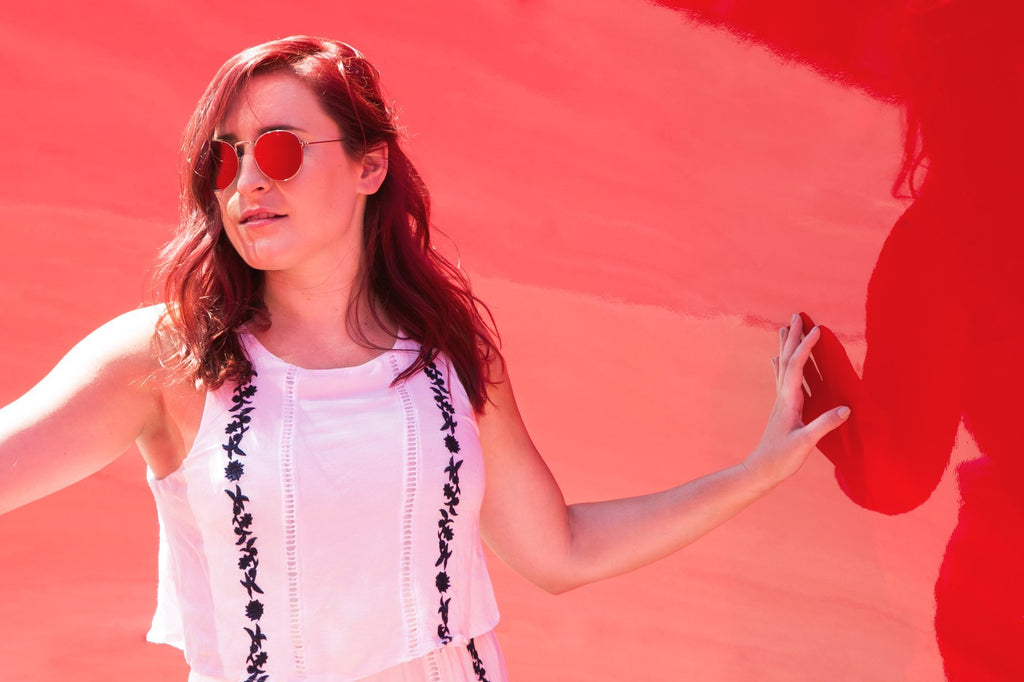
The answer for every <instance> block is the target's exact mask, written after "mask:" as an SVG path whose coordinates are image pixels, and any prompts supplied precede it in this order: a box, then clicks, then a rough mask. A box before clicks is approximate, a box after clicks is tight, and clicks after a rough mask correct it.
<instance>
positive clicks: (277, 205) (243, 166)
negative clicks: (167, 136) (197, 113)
mask: <svg viewBox="0 0 1024 682" xmlns="http://www.w3.org/2000/svg"><path fill="white" fill-rule="evenodd" d="M268 130H289V131H291V132H294V133H295V134H296V135H297V136H298V137H299V138H300V139H301V140H303V141H305V142H317V141H321V140H336V139H338V138H340V137H342V134H341V132H340V130H339V129H338V125H337V124H336V123H335V122H334V121H333V120H332V119H331V118H330V117H329V116H328V115H327V114H326V113H324V111H323V109H322V108H321V107H320V103H319V101H318V100H317V98H316V96H315V95H314V94H313V91H312V90H310V89H309V87H307V86H306V85H305V83H303V82H302V81H301V80H299V79H298V78H297V77H296V76H294V75H292V74H290V73H286V72H277V73H269V74H263V75H259V76H256V77H255V78H253V79H252V80H251V81H250V82H249V83H248V85H247V86H246V87H245V88H244V89H243V90H242V91H241V92H240V93H239V94H238V96H237V97H236V98H235V100H234V102H233V103H232V105H231V106H230V108H229V109H228V111H227V114H226V115H225V117H224V119H223V120H222V121H221V122H220V124H219V125H218V126H217V129H216V131H215V132H214V138H215V139H218V140H223V141H225V142H228V143H230V144H236V143H238V142H240V141H243V144H242V148H243V150H244V154H243V156H242V158H241V160H240V161H239V169H238V175H237V177H236V178H235V181H234V182H233V183H232V184H231V185H230V186H228V187H227V188H225V189H223V190H220V191H219V192H217V200H218V202H219V203H220V211H221V217H222V219H223V222H224V229H225V231H226V233H227V236H228V239H229V240H230V241H231V244H232V245H233V246H234V247H235V250H236V251H238V253H239V255H241V256H242V258H243V259H244V260H245V262H246V263H248V264H249V265H250V266H251V267H253V268H255V269H258V270H263V271H266V272H268V274H269V273H273V272H288V273H292V274H298V275H303V274H305V275H309V276H311V277H314V278H317V279H318V280H320V279H322V278H324V277H330V276H331V274H332V273H335V272H337V273H342V274H344V273H350V275H351V273H353V272H354V271H355V270H353V268H355V269H358V264H359V262H360V252H361V246H362V224H363V209H364V206H365V202H366V195H367V194H372V193H373V192H375V191H377V189H378V188H379V187H380V183H381V182H383V179H384V173H385V172H386V158H383V157H382V155H381V154H367V155H366V157H364V159H363V160H361V161H353V160H352V159H350V158H349V157H348V155H347V154H346V153H345V150H344V147H343V146H342V143H341V142H328V143H325V144H315V145H309V146H306V147H304V148H303V159H302V165H301V167H300V168H299V171H298V173H297V174H296V175H295V177H293V178H291V179H289V180H284V181H278V180H272V179H270V178H268V177H267V176H266V175H264V174H263V173H262V172H261V171H260V169H259V168H258V167H257V165H256V163H255V161H254V159H253V146H252V141H254V140H256V138H257V137H259V136H260V134H261V133H264V132H266V131H268Z"/></svg>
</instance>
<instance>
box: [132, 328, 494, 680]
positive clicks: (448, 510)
mask: <svg viewBox="0 0 1024 682" xmlns="http://www.w3.org/2000/svg"><path fill="white" fill-rule="evenodd" d="M242 341H243V343H244V345H245V347H246V350H247V352H248V354H249V357H250V358H251V360H252V362H253V365H254V367H255V370H256V376H255V377H254V378H253V379H252V382H251V383H249V384H247V385H245V386H237V387H236V386H228V385H225V386H223V387H221V388H220V389H219V390H216V391H211V392H209V393H208V394H207V397H206V405H205V408H204V411H203V417H202V422H201V425H200V428H199V433H198V436H197V438H196V442H195V444H194V445H193V447H192V450H191V451H190V452H189V454H188V456H187V457H186V458H185V460H184V462H183V463H182V465H181V467H180V468H179V469H178V470H176V471H175V472H174V473H172V474H170V475H169V476H167V477H165V478H163V479H160V480H157V479H155V478H154V477H153V474H152V472H149V474H148V476H147V479H148V482H149V485H150V488H151V489H152V491H153V495H154V497H155V499H156V504H157V511H158V515H159V519H160V573H159V592H158V604H157V611H156V615H155V616H154V618H153V625H152V628H151V630H150V632H149V634H148V636H147V639H149V640H150V641H154V642H161V643H166V644H171V645H174V646H177V647H179V648H182V649H184V652H185V657H186V660H187V661H188V663H189V665H190V666H191V667H192V669H193V671H194V672H196V673H199V674H201V675H204V676H209V677H213V678H222V679H227V680H251V681H252V682H260V681H262V680H269V681H272V682H278V681H281V682H284V681H289V682H291V681H298V680H303V681H308V682H342V681H345V680H355V679H358V678H360V677H365V676H367V675H370V674H372V673H375V672H378V671H380V670H384V669H386V668H388V667H391V666H394V665H397V664H399V663H402V662H403V661H407V660H411V659H413V658H417V657H419V656H422V655H424V654H426V653H427V652H430V651H432V650H434V649H437V648H439V647H442V646H444V645H446V644H449V643H451V644H453V645H458V646H465V645H466V644H467V643H469V642H470V641H471V639H472V638H473V637H475V636H478V635H481V634H484V633H486V632H489V631H490V630H491V629H493V628H494V626H495V625H496V624H497V622H498V610H497V606H496V604H495V600H494V593H493V591H492V589H491V583H490V578H489V576H488V574H487V567H486V564H485V560H484V554H483V549H482V546H481V542H480V531H479V511H480V503H481V500H482V497H483V489H484V472H483V460H482V456H481V449H480V442H479V438H478V432H477V426H476V421H475V419H474V416H473V410H472V406H471V405H470V403H469V400H468V398H467V396H466V393H465V390H464V389H463V387H462V384H461V383H460V382H459V380H458V378H457V376H456V374H455V371H454V369H453V368H452V367H450V365H449V364H448V362H447V361H446V360H445V358H444V356H441V357H439V358H438V360H436V361H435V363H433V364H432V366H430V367H428V368H427V369H426V370H425V371H422V372H418V373H417V374H415V375H414V376H413V377H412V378H411V379H409V380H407V381H405V382H402V383H400V384H398V385H397V386H392V385H391V384H392V381H393V380H394V379H395V377H396V376H397V375H398V374H399V373H400V372H401V371H402V370H403V369H405V368H406V367H407V366H409V364H411V362H412V361H413V359H414V358H415V357H416V353H417V352H418V350H419V346H418V344H416V343H415V342H412V341H409V340H404V339H400V340H399V341H397V342H396V344H395V347H394V348H393V349H392V350H390V351H388V352H385V353H384V354H383V355H381V356H379V357H377V358H375V359H373V360H371V361H369V362H367V363H365V364H363V365H360V366H358V367H351V368H341V369H326V370H308V369H302V368H299V367H295V366H294V365H290V364H288V363H286V362H284V361H283V360H281V359H279V358H277V357H275V356H273V355H271V354H270V352H269V351H267V350H266V349H265V348H263V347H262V346H261V345H260V344H259V343H258V342H257V341H256V340H255V339H254V338H252V337H251V336H243V337H242ZM470 650H471V651H472V650H473V647H470Z"/></svg>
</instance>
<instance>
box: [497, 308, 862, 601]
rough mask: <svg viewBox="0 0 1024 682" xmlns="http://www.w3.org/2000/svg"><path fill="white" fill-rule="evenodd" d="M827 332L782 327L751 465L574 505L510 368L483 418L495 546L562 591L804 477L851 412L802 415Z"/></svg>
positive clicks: (683, 539)
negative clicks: (805, 377) (815, 353)
mask: <svg viewBox="0 0 1024 682" xmlns="http://www.w3.org/2000/svg"><path fill="white" fill-rule="evenodd" d="M817 338H818V331H817V329H814V330H811V332H810V333H808V334H807V335H806V336H803V335H802V334H801V329H800V319H799V317H797V318H795V319H794V321H793V323H792V325H791V326H790V327H788V328H783V329H782V330H781V341H780V352H779V357H778V358H774V359H773V364H774V365H775V367H776V400H775V405H774V406H773V407H772V411H771V414H770V415H769V417H768V425H767V427H766V428H765V431H764V435H763V436H762V437H761V441H760V443H758V445H757V447H756V448H755V449H754V451H753V452H752V453H750V455H748V456H747V457H746V458H745V459H744V460H743V461H742V462H740V463H738V464H735V465H733V466H730V467H727V468H725V469H722V470H721V471H716V472H714V473H712V474H708V475H707V476H703V477H701V478H698V479H696V480H693V481H689V482H688V483H684V484H682V485H679V486H676V487H675V488H671V489H668V490H664V491H661V492H657V493H652V494H649V495H642V496H639V497H631V498H626V499H620V500H608V501H604V502H590V503H584V504H572V505H566V503H565V499H564V498H563V496H562V492H561V490H560V489H559V487H558V484H557V482H556V481H555V479H554V477H553V476H552V475H551V472H550V470H549V469H548V467H547V465H546V464H545V463H544V460H543V458H542V457H541V456H540V453H538V452H537V449H536V447H535V446H534V445H533V442H532V441H531V440H530V436H529V434H528V433H527V430H526V427H525V425H524V424H523V420H522V417H521V416H520V414H519V409H518V407H517V406H516V402H515V397H514V396H513V394H512V386H511V383H510V381H509V378H508V375H507V373H506V372H505V371H504V370H502V374H501V379H500V381H498V382H497V383H496V384H495V385H494V386H493V387H492V388H491V392H490V394H489V397H490V399H491V401H492V404H491V405H489V406H488V409H487V411H486V412H485V413H484V414H483V415H481V416H480V417H479V425H480V440H481V443H482V445H483V450H484V457H485V465H486V472H487V474H486V476H487V482H486V485H487V488H486V490H487V492H486V494H485V495H484V502H483V508H482V511H481V525H482V532H483V536H484V539H485V540H486V541H487V544H488V545H490V547H491V548H492V549H493V550H494V551H495V553H497V554H498V556H499V557H501V558H502V560H504V561H505V562H506V563H508V564H509V565H510V566H511V567H512V568H513V569H515V570H516V571H517V572H518V573H520V574H521V575H523V576H524V577H526V578H527V579H529V580H530V581H532V582H534V583H535V584H537V585H539V586H540V587H542V588H543V589H545V590H548V591H549V592H553V593H559V592H565V591H567V590H570V589H573V588H575V587H579V586H580V585H585V584H587V583H590V582H594V581H596V580H601V579H603V578H608V577H611V576H614V575H618V574H620V573H625V572H627V571H630V570H633V569H634V568H639V567H640V566H643V565H645V564H648V563H651V562H652V561H656V560H658V559H660V558H662V557H665V556H668V555H669V554H671V553H673V552H675V551H677V550H679V549H681V548H682V547H685V546H686V545H688V544H690V543H691V542H693V541H694V540H696V539H698V538H700V537H701V536H702V535H704V534H705V533H707V532H708V531H710V530H712V529H713V528H715V527H716V526H718V525H720V524H721V523H723V522H724V521H726V520H728V519H730V518H732V517H733V516H735V515H736V514H737V513H739V512H740V511H741V510H742V509H744V508H745V507H747V506H748V505H750V504H751V503H752V502H754V500H756V499H758V498H760V497H761V496H762V495H764V494H765V493H767V492H768V491H769V490H771V489H772V488H774V487H775V486H776V485H778V484H779V483H780V482H782V481H783V480H785V479H786V478H788V477H789V476H790V475H792V474H793V473H795V472H796V471H797V470H798V469H799V468H800V466H801V465H802V464H803V462H804V460H805V459H806V458H807V456H808V454H809V453H810V452H811V450H813V449H814V446H815V444H816V443H817V442H818V440H819V439H820V438H821V437H822V436H823V435H825V434H826V433H828V432H829V431H831V430H832V429H834V428H836V427H837V426H839V425H840V424H841V423H842V422H843V420H844V419H845V418H846V416H847V415H848V414H849V411H848V409H846V408H842V407H840V408H836V409H832V410H829V411H827V412H825V413H824V414H822V415H821V416H820V417H818V418H817V419H815V420H814V421H813V422H811V423H810V424H807V425H804V424H803V422H802V421H801V409H802V406H803V387H802V372H803V366H804V363H805V362H806V361H807V358H808V356H809V354H810V352H811V348H812V347H813V346H814V342H815V341H816V340H817Z"/></svg>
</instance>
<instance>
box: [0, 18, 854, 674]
mask: <svg viewBox="0 0 1024 682" xmlns="http://www.w3.org/2000/svg"><path fill="white" fill-rule="evenodd" d="M185 151H186V154H185V158H184V165H183V171H182V176H183V178H184V181H185V182H184V184H185V190H184V194H183V201H182V203H183V213H182V221H181V228H180V230H179V234H178V236H177V237H176V238H175V240H174V241H173V242H172V243H171V244H170V245H169V246H168V247H167V248H166V250H165V251H164V253H163V257H162V266H161V269H160V274H161V276H162V277H163V280H164V281H165V282H166V286H165V299H166V300H165V303H164V304H163V305H161V306H157V307H151V308H146V309H142V310H137V311H134V312H131V313H128V314H126V315H123V316H121V317H119V318H117V319H115V320H114V321H112V322H110V323H108V324H106V325H104V326H103V327H101V328H100V329H98V330H97V331H96V332H94V333H93V334H91V335H90V336H89V337H87V338H86V339H85V340H84V341H82V342H81V343H80V344H79V345H78V346H76V347H75V348H74V349H73V350H72V351H71V352H70V353H69V354H68V355H67V357H65V358H64V359H63V360H62V361H61V362H60V363H59V364H58V366H57V367H56V368H55V369H54V370H53V372H52V373H51V374H50V375H49V376H47V377H46V378H45V379H44V380H43V381H42V382H41V383H40V384H39V385H38V386H36V387H35V388H34V389H32V391H30V392H29V393H28V394H26V395H25V396H24V397H22V398H21V399H19V400H18V401H16V402H15V403H13V404H12V405H10V406H8V407H6V408H4V409H3V411H2V412H0V472H2V473H0V511H5V510H8V509H11V508H14V507H17V506H19V505H21V504H25V503H27V502H29V501H31V500H33V499H37V498H39V497H42V496H44V495H46V494H48V493H50V492H52V491H54V490H57V489H59V488H61V487H63V486H65V485H68V484H70V483H72V482H73V481H76V480H78V479H80V478H82V477H84V476H86V475H88V474H89V473H92V472H93V471H95V470H97V469H99V468H100V467H102V466H103V465H105V464H106V463H108V462H110V461H111V460H113V459H114V458H115V457H116V456H117V455H118V454H120V453H121V452H123V451H124V450H125V449H126V448H128V447H129V446H130V445H131V444H132V442H133V441H134V442H135V443H136V444H137V445H138V447H139V450H140V452H141V453H142V456H143V458H144V459H145V460H146V463H147V466H148V468H149V480H150V485H151V487H152V490H153V493H154V496H155V498H156V501H157V507H158V510H159V513H160V521H161V573H160V600H159V605H158V610H157V614H156V617H155V618H154V623H153V629H152V630H151V632H150V638H151V639H153V640H155V641H164V642H169V643H172V644H176V645H178V646H181V647H182V648H183V649H184V650H185V655H186V658H187V660H188V662H189V664H190V666H191V668H192V674H191V677H190V679H191V680H193V681H194V682H198V681H213V680H216V681H218V682H219V681H221V680H239V679H245V680H286V679H309V680H323V681H328V680H330V681H334V680H354V679H369V680H378V681H384V680H491V681H492V682H493V681H495V680H503V679H506V674H505V670H504V663H503V661H502V659H501V652H500V649H499V648H498V645H497V642H496V640H495V638H494V635H493V628H494V626H495V624H496V622H497V609H496V606H495V603H494V598H493V594H492V591H491V586H490V582H489V579H488V576H487V571H486V566H485V564H484V561H483V555H482V551H481V545H480V538H481V537H483V538H484V539H486V540H487V542H488V544H489V545H490V546H491V547H492V548H493V549H494V551H495V552H496V553H497V554H498V555H499V556H500V557H501V558H502V559H503V560H505V561H506V562H508V563H509V564H510V565H511V566H512V567H513V568H515V569H516V570H517V571H519V572H520V573H522V574H523V575H524V576H526V577H527V578H529V579H530V580H532V581H533V582H535V583H536V584H538V585H540V586H541V587H543V588H545V589H547V590H550V591H552V592H561V591H565V590H568V589H572V588H573V587H576V586H579V585H582V584H585V583H588V582H591V581H594V580H599V579H601V578H604V577H608V576H612V575H617V574H620V573H623V572H625V571H629V570H631V569H633V568H636V567H638V566H641V565H643V564H646V563H649V562H651V561H654V560H656V559H658V558H660V557H663V556H666V555H668V554H670V553H671V552H673V551H675V550H677V549H679V548H681V547H683V546H685V545H686V544H688V543H689V542H691V541H693V540H694V539H696V538H698V537H700V536H701V535H702V534H704V533H705V532H707V531H709V530H710V529H712V528H714V527H715V526H717V525H718V524H720V523H722V522H723V521H725V520H726V519H728V518H730V517H731V516H733V515H734V514H736V513H737V512H738V511H740V510H741V509H742V508H744V507H745V506H747V505H748V504H750V503H751V502H753V501H754V500H755V499H757V498H758V497H760V496H761V495H763V494H764V493H765V492H767V491H768V490H770V489H771V488H772V487H774V486H775V485H776V484H778V483H779V482H781V481H782V480H784V479H785V478H787V477H788V476H789V475H791V474H792V473H794V472H795V471H796V470H797V469H798V468H799V467H800V465H801V464H802V463H803V461H804V459H805V458H806V457H807V455H808V453H809V452H810V450H811V449H812V448H813V447H814V445H815V443H816V442H817V440H818V439H819V438H821V437H822V435H824V434H825V433H827V432H828V431H830V430H831V429H834V428H835V427H836V426H838V425H839V424H840V423H841V422H842V420H843V419H844V418H845V417H846V416H847V414H848V412H849V411H848V410H847V409H845V408H838V409H833V410H831V411H829V412H827V413H825V414H824V415H822V416H821V417H819V418H818V419H816V420H815V421H814V422H812V423H810V424H808V425H806V426H805V425H804V424H803V423H802V422H801V421H800V412H801V407H802V393H801V383H800V382H801V372H802V368H803V364H804V362H805V361H806V359H807V357H808V355H809V353H810V350H811V348H812V347H813V345H814V342H815V340H816V338H817V332H816V331H815V330H811V332H809V333H808V334H807V335H806V337H804V335H803V334H802V330H801V327H800V321H799V319H798V318H796V317H794V321H793V323H792V325H791V326H790V327H785V328H783V329H782V330H781V332H782V333H781V341H780V352H779V356H778V358H775V359H773V363H774V364H775V367H776V379H777V381H776V383H777V389H778V397H777V400H776V403H775V406H774V408H773V410H772V412H771V415H770V417H769V420H768V425H767V428H766V430H765V433H764V436H763V437H762V439H761V442H760V443H759V445H758V447H757V448H756V449H755V450H754V451H753V452H752V453H751V454H750V455H749V456H748V457H746V458H745V459H744V460H743V461H742V462H740V463H738V464H736V465H735V466H731V467H729V468H727V469H724V470H722V471H719V472H716V473H714V474H711V475H709V476H706V477H703V478H701V479H698V480H696V481H691V482H689V483H686V484H683V485H681V486H678V487H676V488H673V489H671V490H666V491H663V492H660V493H656V494H652V495H648V496H643V497H638V498H632V499H626V500H616V501H608V502H602V503H591V504H585V505H571V506H567V505H566V504H565V501H564V500H563V498H562V495H561V492H560V491H559V488H558V485H557V484H556V482H555V481H554V479H553V478H552V476H551V474H550V472H549V470H548V468H547V467H546V466H545V464H544V461H543V459H542V458H541V456H540V455H539V454H538V452H537V451H536V449H535V448H534V446H533V444H532V442H531V441H530V437H529V435H528V433H527V431H526V428H525V426H524V425H523V422H522V420H521V418H520V416H519V412H518V410H517V407H516V403H515V399H514V397H513V394H512V389H511V384H510V381H509V377H508V368H507V367H506V365H505V363H504V362H503V361H502V358H501V356H500V354H499V352H498V350H497V347H496V342H495V338H494V335H493V334H492V332H491V331H490V327H489V326H488V325H487V324H486V323H485V320H484V318H483V317H482V316H481V313H480V312H479V311H480V309H481V307H480V306H479V305H478V302H477V300H476V298H475V297H474V296H473V295H472V293H471V291H470V288H469V285H468V282H467V281H466V280H465V278H464V277H463V276H462V274H461V273H460V272H459V271H458V270H457V269H456V268H454V267H452V266H451V265H450V264H448V263H447V262H445V261H444V260H443V259H442V258H441V257H440V256H439V255H438V254H437V253H436V252H435V251H433V250H432V248H431V246H430V240H429V200H428V196H427V193H426V190H425V188H424V187H423V184H422V182H421V181H420V179H419V176H418V175H417V173H416V171H415V169H414V168H413V167H412V165H411V163H410V162H409V160H408V159H407V158H406V157H405V155H404V153H403V152H402V150H401V147H400V146H399V143H398V128H397V124H396V122H395V119H394V115H393V112H392V111H391V110H390V109H389V108H388V107H387V106H386V105H385V104H384V102H383V100H382V97H381V93H380V89H379V83H378V75H377V72H376V70H375V69H374V67H373V66H372V65H371V64H370V63H369V62H367V61H366V59H365V58H363V56H362V55H361V54H359V53H358V52H357V51H355V50H354V49H353V48H351V47H350V46H348V45H346V44H344V43H339V42H335V41H330V40H323V39H317V38H308V37H293V38H286V39H283V40H279V41H274V42H271V43H267V44H264V45H260V46H257V47H254V48H252V49H250V50H246V51H245V52H242V53H241V54H239V55H237V56H235V57H233V58H232V59H230V60H229V61H228V62H227V63H226V64H225V65H224V66H223V67H222V68H221V70H220V71H219V72H218V73H217V75H216V76H215V77H214V79H213V82H212V83H211V84H210V86H209V88H208V89H207V91H206V93H205V94H204V95H203V97H202V99H201V100H200V102H199V105H198V107H197V109H196V112H195V114H194V115H193V117H192V120H191V121H190V123H189V126H188V128H187V130H186V135H185ZM483 309H484V310H486V309H485V308H483ZM485 489H486V491H487V493H486V496H485V495H484V490H485Z"/></svg>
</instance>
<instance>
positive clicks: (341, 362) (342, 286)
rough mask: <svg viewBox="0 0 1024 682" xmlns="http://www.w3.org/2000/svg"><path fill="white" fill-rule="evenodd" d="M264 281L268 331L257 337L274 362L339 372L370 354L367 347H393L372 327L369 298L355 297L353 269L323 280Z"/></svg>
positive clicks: (269, 277) (292, 276) (289, 276)
mask: <svg viewBox="0 0 1024 682" xmlns="http://www.w3.org/2000/svg"><path fill="white" fill-rule="evenodd" d="M264 281H265V285H264V302H265V303H266V306H267V312H268V313H269V315H270V327H269V328H268V329H266V330H264V331H261V332H258V333H257V337H258V338H259V339H260V342H261V343H262V344H263V345H264V346H266V347H267V348H269V349H270V350H271V351H273V352H274V353H275V354H277V355H279V356H280V357H283V358H285V359H287V360H289V361H292V362H294V363H295V364H298V365H300V366H305V367H337V366H345V365H347V364H354V363H357V362H360V361H361V360H362V359H363V357H364V356H365V355H367V352H368V351H369V352H370V353H371V354H372V353H373V352H374V351H373V349H372V346H378V347H384V348H389V347H390V346H391V344H392V342H393V338H394V335H393V334H392V333H391V332H390V331H389V330H388V329H387V328H385V327H382V326H381V325H379V324H377V323H376V322H375V321H374V317H373V314H372V311H371V307H370V306H371V304H370V298H369V297H370V294H369V292H366V291H363V292H362V295H359V296H357V293H359V292H358V285H359V271H358V269H357V268H354V269H352V270H351V271H350V272H346V273H342V272H338V273H335V274H334V276H331V277H326V278H325V277H323V276H320V277H316V278H312V277H304V276H302V274H301V273H295V272H268V273H266V279H265V280H264ZM357 324H358V325H359V327H358V328H356V326H355V325H357ZM367 342H368V343H369V344H370V346H371V348H369V349H368V348H367Z"/></svg>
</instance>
